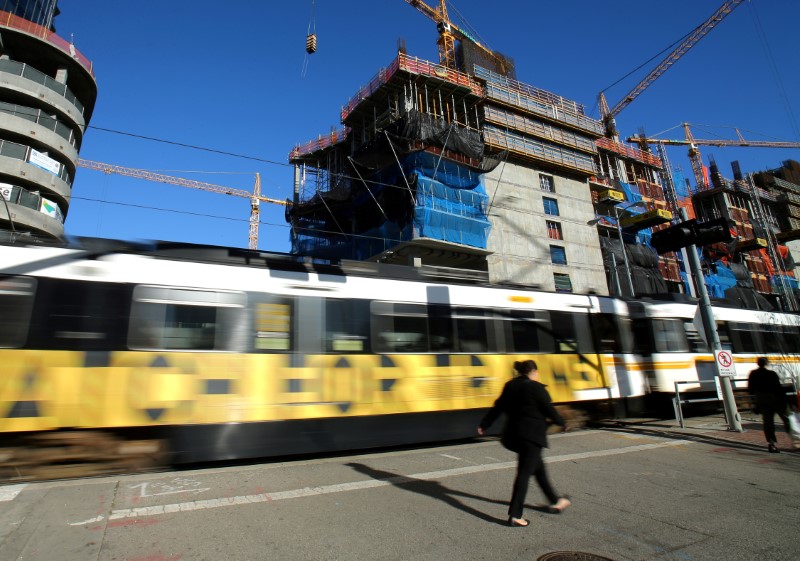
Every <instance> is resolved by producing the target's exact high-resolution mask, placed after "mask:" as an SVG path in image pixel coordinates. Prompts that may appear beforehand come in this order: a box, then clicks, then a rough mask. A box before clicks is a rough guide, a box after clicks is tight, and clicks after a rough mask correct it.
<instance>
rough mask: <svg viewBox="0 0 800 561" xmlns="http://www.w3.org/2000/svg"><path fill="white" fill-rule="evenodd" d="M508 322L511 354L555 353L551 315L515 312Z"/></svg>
mask: <svg viewBox="0 0 800 561" xmlns="http://www.w3.org/2000/svg"><path fill="white" fill-rule="evenodd" d="M510 319H511V321H509V322H508V328H509V330H510V333H508V334H507V340H508V341H509V343H510V344H509V346H510V348H509V349H508V350H509V352H513V353H548V352H553V335H552V333H551V332H550V315H549V314H548V313H547V312H529V311H518V310H514V311H512V312H511V318H510Z"/></svg>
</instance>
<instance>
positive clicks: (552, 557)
mask: <svg viewBox="0 0 800 561" xmlns="http://www.w3.org/2000/svg"><path fill="white" fill-rule="evenodd" d="M536 561H614V560H613V559H609V558H608V557H603V556H602V555H595V554H594V553H583V552H582V551H553V552H551V553H545V554H544V555H542V556H541V557H539V558H538V559H537V560H536Z"/></svg>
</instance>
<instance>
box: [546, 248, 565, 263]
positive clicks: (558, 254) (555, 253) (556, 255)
mask: <svg viewBox="0 0 800 561" xmlns="http://www.w3.org/2000/svg"><path fill="white" fill-rule="evenodd" d="M550 262H551V263H553V265H566V264H567V250H566V249H564V248H563V247H561V246H560V245H551V246H550Z"/></svg>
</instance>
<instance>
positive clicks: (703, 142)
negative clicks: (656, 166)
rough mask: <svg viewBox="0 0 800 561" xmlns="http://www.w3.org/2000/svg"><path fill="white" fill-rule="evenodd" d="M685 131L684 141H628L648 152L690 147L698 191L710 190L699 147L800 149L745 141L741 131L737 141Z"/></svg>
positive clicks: (788, 144)
mask: <svg viewBox="0 0 800 561" xmlns="http://www.w3.org/2000/svg"><path fill="white" fill-rule="evenodd" d="M682 126H683V131H684V134H685V135H686V138H685V139H683V140H669V139H663V138H646V137H644V136H630V137H628V138H627V139H626V141H627V142H634V143H636V144H638V145H639V147H640V148H641V149H642V150H644V151H647V149H648V145H649V144H661V145H664V146H688V147H689V161H690V162H691V163H692V171H693V172H694V178H695V181H696V182H697V188H698V189H708V183H707V182H706V176H705V174H704V173H703V159H702V157H701V155H700V149H699V148H698V146H721V147H724V146H749V147H754V148H800V142H784V141H769V140H745V139H744V137H743V136H742V133H740V132H739V129H734V130H735V131H736V136H737V137H738V139H736V140H726V139H710V140H709V139H699V138H695V137H694V135H693V134H692V130H691V128H690V127H691V125H690V123H683V124H682Z"/></svg>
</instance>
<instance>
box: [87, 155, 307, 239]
mask: <svg viewBox="0 0 800 561" xmlns="http://www.w3.org/2000/svg"><path fill="white" fill-rule="evenodd" d="M78 166H80V167H82V168H87V169H94V170H97V171H102V172H103V173H106V174H109V175H110V174H112V173H114V174H117V175H124V176H127V177H136V178H139V179H146V180H148V181H157V182H159V183H168V184H169V185H178V186H180V187H189V188H192V189H201V190H203V191H210V192H212V193H220V194H222V195H232V196H234V197H243V198H246V199H250V235H249V239H248V246H247V247H248V248H249V249H258V224H259V216H260V205H261V203H262V202H265V203H272V204H276V205H283V206H287V205H289V204H291V203H289V202H288V201H281V200H278V199H270V198H269V197H264V196H262V195H261V175H260V174H258V173H256V181H255V184H254V185H253V192H252V193H250V192H248V191H245V190H243V189H233V188H231V187H224V186H222V185H214V184H213V183H204V182H202V181H194V180H192V179H184V178H182V177H174V176H172V175H163V174H161V173H154V172H152V171H147V170H143V169H136V168H127V167H123V166H118V165H115V164H105V163H103V162H94V161H92V160H84V159H83V158H79V159H78Z"/></svg>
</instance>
